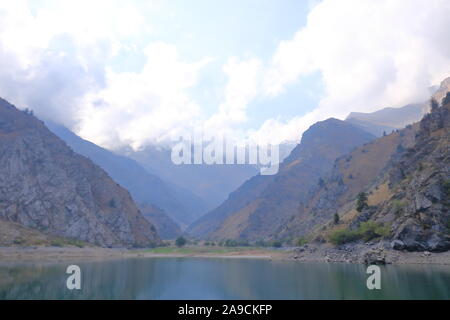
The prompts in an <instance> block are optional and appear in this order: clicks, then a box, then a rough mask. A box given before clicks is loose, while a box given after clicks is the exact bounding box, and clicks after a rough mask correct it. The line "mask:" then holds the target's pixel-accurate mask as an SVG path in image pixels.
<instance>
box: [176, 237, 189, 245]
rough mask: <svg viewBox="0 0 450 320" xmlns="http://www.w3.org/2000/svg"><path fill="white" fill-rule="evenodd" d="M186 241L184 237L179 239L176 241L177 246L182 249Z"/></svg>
mask: <svg viewBox="0 0 450 320" xmlns="http://www.w3.org/2000/svg"><path fill="white" fill-rule="evenodd" d="M186 242H187V241H186V239H185V238H183V237H178V238H177V240H175V244H176V245H177V247H182V246H184V245H185V244H186Z"/></svg>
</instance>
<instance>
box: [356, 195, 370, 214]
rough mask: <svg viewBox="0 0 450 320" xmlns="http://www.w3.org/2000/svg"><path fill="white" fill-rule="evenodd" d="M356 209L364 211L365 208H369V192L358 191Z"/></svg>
mask: <svg viewBox="0 0 450 320" xmlns="http://www.w3.org/2000/svg"><path fill="white" fill-rule="evenodd" d="M356 199H357V200H356V210H357V211H358V212H361V211H363V210H364V209H366V208H368V207H369V205H368V204H367V193H365V192H360V193H358V196H357V197H356Z"/></svg>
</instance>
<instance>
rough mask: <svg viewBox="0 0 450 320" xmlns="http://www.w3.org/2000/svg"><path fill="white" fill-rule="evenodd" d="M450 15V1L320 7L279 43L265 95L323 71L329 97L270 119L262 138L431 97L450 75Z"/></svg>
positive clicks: (358, 1)
mask: <svg viewBox="0 0 450 320" xmlns="http://www.w3.org/2000/svg"><path fill="white" fill-rule="evenodd" d="M449 16H450V2H449V1H446V0H431V1H429V0H407V1H400V0H380V1H372V0H342V1H334V0H324V1H322V2H321V3H319V4H317V5H315V6H314V7H313V9H312V11H311V12H310V13H309V16H308V22H307V25H306V26H305V27H304V28H303V29H301V30H300V31H298V32H297V33H296V35H295V36H294V38H293V39H292V40H289V41H284V42H281V43H280V45H279V46H278V49H277V50H276V52H275V54H274V56H273V59H272V61H271V63H270V65H269V66H268V67H267V68H268V71H267V72H266V76H265V79H264V92H262V93H261V94H266V95H268V96H276V95H278V94H280V93H282V92H283V91H284V90H286V88H287V87H288V86H289V84H290V83H292V82H294V81H296V80H297V79H298V78H299V77H301V76H304V75H308V74H310V73H312V72H320V73H321V75H322V79H323V83H324V87H325V96H324V97H323V99H322V100H321V101H320V104H319V106H318V108H317V109H315V110H314V111H313V112H312V113H309V114H307V115H306V116H304V117H301V118H294V119H291V120H290V121H288V122H287V123H281V122H279V121H276V120H268V121H267V122H266V123H265V124H264V125H263V126H262V127H261V129H260V131H259V133H256V135H257V136H263V135H265V134H270V132H272V135H274V136H277V140H279V141H282V140H283V139H288V140H289V139H294V138H296V137H298V136H299V133H300V132H301V131H302V130H304V129H305V127H307V126H309V125H311V124H313V123H314V122H316V121H318V120H323V119H325V118H328V117H332V116H333V117H339V118H342V117H345V116H346V115H347V114H348V113H349V112H351V111H360V112H370V111H374V110H376V109H379V108H381V107H386V106H394V107H399V106H402V105H405V104H407V103H411V102H416V101H421V100H425V99H427V97H428V94H429V92H428V87H429V86H431V85H433V84H436V83H438V82H439V81H441V80H442V79H443V78H445V77H446V76H449V75H450V43H449V42H448V41H446V39H448V30H450V19H449V18H448V17H449ZM269 128H272V130H270V129H269Z"/></svg>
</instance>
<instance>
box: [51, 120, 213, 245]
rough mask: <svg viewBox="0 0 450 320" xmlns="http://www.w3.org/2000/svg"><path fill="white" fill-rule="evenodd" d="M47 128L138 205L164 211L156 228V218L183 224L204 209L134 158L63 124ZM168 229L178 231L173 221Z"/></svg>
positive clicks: (182, 190) (197, 201)
mask: <svg viewBox="0 0 450 320" xmlns="http://www.w3.org/2000/svg"><path fill="white" fill-rule="evenodd" d="M46 124H47V126H48V127H49V129H50V130H51V131H52V132H53V133H55V134H56V135H57V136H58V137H60V138H61V139H63V140H64V141H65V142H66V143H67V144H68V145H69V146H70V147H71V148H72V149H73V150H74V151H75V152H77V153H79V154H81V155H83V156H85V157H87V158H89V159H91V160H92V161H93V162H94V163H95V164H97V165H99V166H100V167H101V168H102V169H104V170H105V171H106V172H107V173H108V174H109V175H110V176H111V177H112V178H113V179H114V181H117V182H118V183H119V184H120V185H121V186H123V187H125V188H126V189H127V190H128V191H130V193H131V195H132V196H133V199H134V200H135V201H136V203H137V204H138V206H141V204H142V205H143V204H145V203H147V204H151V205H152V206H153V207H158V208H161V210H157V211H155V214H157V213H156V212H165V213H164V215H165V216H166V217H161V219H156V220H154V221H152V222H153V223H155V224H156V227H157V229H158V227H159V226H158V225H157V224H158V221H167V219H172V220H174V221H175V222H176V224H178V225H180V226H186V225H188V224H190V223H192V222H193V221H194V220H196V219H197V218H198V217H200V216H201V215H202V214H204V213H205V212H206V211H207V206H206V204H205V203H204V202H203V201H202V200H201V199H200V198H199V197H197V196H196V195H194V194H193V193H192V192H190V191H188V190H185V189H183V188H181V187H178V186H175V185H172V184H169V183H167V182H165V181H163V180H162V179H160V178H159V177H158V176H157V175H154V174H150V173H149V172H148V171H147V170H146V169H144V168H143V167H142V166H141V165H140V164H139V163H137V162H136V161H135V160H133V159H130V158H128V157H125V156H121V155H118V154H115V153H114V152H111V151H109V150H106V149H104V148H102V147H99V146H97V145H96V144H94V143H91V142H89V141H86V140H84V139H82V138H80V137H79V136H77V135H76V134H74V133H73V132H71V131H70V130H68V129H67V128H65V127H62V126H60V125H58V124H55V123H52V122H48V121H47V122H46ZM169 225H172V226H174V227H175V228H174V230H172V231H171V232H175V233H176V232H178V231H177V229H178V227H176V226H175V224H174V223H170V224H167V225H166V226H169ZM161 236H162V237H165V235H164V234H161Z"/></svg>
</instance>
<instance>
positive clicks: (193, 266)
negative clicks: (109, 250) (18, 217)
mask: <svg viewBox="0 0 450 320" xmlns="http://www.w3.org/2000/svg"><path fill="white" fill-rule="evenodd" d="M70 264H77V265H79V266H80V268H81V271H82V288H81V290H73V291H70V290H68V289H67V288H66V279H67V277H68V276H69V275H67V274H66V273H65V271H66V268H67V266H68V265H69V263H57V264H47V263H20V264H11V263H0V299H450V267H448V266H420V265H408V266H391V265H389V266H384V267H381V290H368V289H367V287H366V280H367V277H368V275H367V274H366V267H365V266H363V265H351V264H326V263H299V262H295V261H270V260H256V259H254V260H251V259H211V258H208V259H201V258H198V259H197V258H148V259H126V260H118V261H101V262H80V263H70Z"/></svg>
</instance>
